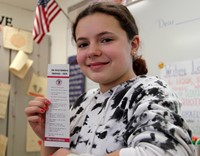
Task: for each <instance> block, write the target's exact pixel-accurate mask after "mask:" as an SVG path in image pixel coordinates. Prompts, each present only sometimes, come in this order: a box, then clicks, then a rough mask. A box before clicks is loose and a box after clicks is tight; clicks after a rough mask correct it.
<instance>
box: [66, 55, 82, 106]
mask: <svg viewBox="0 0 200 156" xmlns="http://www.w3.org/2000/svg"><path fill="white" fill-rule="evenodd" d="M68 64H69V65H70V66H69V68H70V78H69V101H70V105H72V104H73V103H74V102H75V101H76V100H77V99H78V97H79V96H80V95H81V94H82V93H84V92H85V76H84V75H83V73H82V72H81V69H80V67H79V65H78V63H77V61H76V56H75V55H73V56H70V57H68Z"/></svg>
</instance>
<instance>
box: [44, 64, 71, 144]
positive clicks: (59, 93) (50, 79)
mask: <svg viewBox="0 0 200 156" xmlns="http://www.w3.org/2000/svg"><path fill="white" fill-rule="evenodd" d="M47 98H48V99H49V100H50V101H51V104H50V105H49V110H48V111H47V113H46V124H45V143H44V145H45V146H50V147H69V141H70V139H69V135H70V132H69V131H70V113H69V65H68V64H49V65H48V75H47Z"/></svg>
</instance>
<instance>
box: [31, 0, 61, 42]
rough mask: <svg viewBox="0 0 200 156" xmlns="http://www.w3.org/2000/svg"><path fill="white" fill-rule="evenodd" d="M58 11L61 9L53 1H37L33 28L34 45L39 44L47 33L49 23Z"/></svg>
mask: <svg viewBox="0 0 200 156" xmlns="http://www.w3.org/2000/svg"><path fill="white" fill-rule="evenodd" d="M60 11H61V8H60V7H59V6H58V4H57V2H56V1H55V0H38V4H37V7H36V13H35V19H34V28H33V39H34V40H35V41H36V43H38V44H39V43H40V42H41V41H42V39H43V37H44V36H45V34H46V33H47V32H49V29H50V24H51V22H52V21H53V19H54V18H55V17H56V16H57V15H58V14H59V12H60Z"/></svg>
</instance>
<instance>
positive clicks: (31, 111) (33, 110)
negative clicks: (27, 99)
mask: <svg viewBox="0 0 200 156" xmlns="http://www.w3.org/2000/svg"><path fill="white" fill-rule="evenodd" d="M24 111H25V113H26V115H27V116H33V115H38V114H44V113H45V112H46V109H44V108H41V107H37V106H29V107H26V108H25V110H24Z"/></svg>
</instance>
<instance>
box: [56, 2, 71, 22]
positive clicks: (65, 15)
mask: <svg viewBox="0 0 200 156" xmlns="http://www.w3.org/2000/svg"><path fill="white" fill-rule="evenodd" d="M55 2H56V3H57V5H58V6H59V7H60V4H59V3H58V2H57V1H56V0H55ZM60 9H61V10H62V12H63V14H64V15H65V17H67V19H68V20H69V21H70V23H72V21H71V19H70V18H69V16H68V15H67V14H66V13H65V12H64V11H63V9H62V8H61V7H60Z"/></svg>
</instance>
